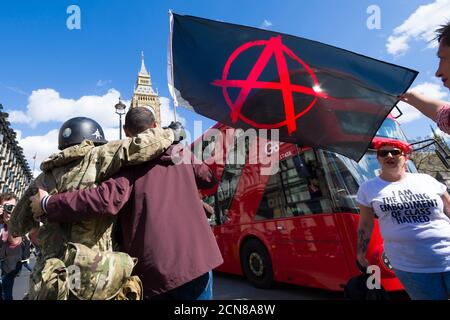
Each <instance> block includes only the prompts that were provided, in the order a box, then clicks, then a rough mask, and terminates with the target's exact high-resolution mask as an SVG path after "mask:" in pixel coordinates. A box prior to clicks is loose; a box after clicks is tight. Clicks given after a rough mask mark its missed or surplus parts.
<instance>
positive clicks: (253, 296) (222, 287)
mask: <svg viewBox="0 0 450 320" xmlns="http://www.w3.org/2000/svg"><path fill="white" fill-rule="evenodd" d="M33 264H34V258H32V259H31V261H30V266H33ZM29 276H30V273H29V271H28V270H26V269H25V268H23V269H22V272H21V273H20V275H19V277H17V278H16V281H15V284H14V291H13V297H14V299H15V300H21V299H22V298H23V297H24V295H25V294H26V292H27V290H28V279H29ZM213 286H214V299H215V300H342V299H343V294H342V292H330V291H326V290H319V289H312V288H305V287H300V286H295V285H290V284H284V283H275V285H274V287H273V288H272V289H258V288H255V287H254V286H252V285H251V284H250V283H249V282H248V281H247V280H246V279H245V278H244V277H242V276H236V275H230V274H225V273H218V272H215V273H214V283H213ZM391 298H392V299H393V300H405V299H407V298H406V297H405V294H404V293H400V294H395V295H393V296H391Z"/></svg>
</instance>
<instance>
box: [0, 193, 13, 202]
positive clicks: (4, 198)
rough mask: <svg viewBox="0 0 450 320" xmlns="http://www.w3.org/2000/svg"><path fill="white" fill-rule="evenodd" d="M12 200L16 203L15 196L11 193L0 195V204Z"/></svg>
mask: <svg viewBox="0 0 450 320" xmlns="http://www.w3.org/2000/svg"><path fill="white" fill-rule="evenodd" d="M13 199H14V200H16V201H17V196H16V195H15V194H14V193H12V192H5V193H1V194H0V203H3V202H4V201H8V200H13Z"/></svg>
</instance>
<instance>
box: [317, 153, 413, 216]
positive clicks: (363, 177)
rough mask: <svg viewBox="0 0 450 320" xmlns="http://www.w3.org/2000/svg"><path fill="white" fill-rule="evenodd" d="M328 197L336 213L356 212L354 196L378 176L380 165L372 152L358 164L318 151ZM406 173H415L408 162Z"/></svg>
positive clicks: (333, 154)
mask: <svg viewBox="0 0 450 320" xmlns="http://www.w3.org/2000/svg"><path fill="white" fill-rule="evenodd" d="M320 155H321V158H322V161H323V163H324V171H325V177H326V179H327V182H328V185H329V186H330V195H331V198H332V200H333V202H334V205H335V206H336V208H337V210H338V212H343V211H345V212H347V211H350V212H357V211H358V203H357V202H356V194H357V193H358V188H359V186H360V185H361V184H362V183H364V182H365V181H367V180H370V179H372V178H375V177H376V176H378V175H379V174H380V164H379V163H378V160H377V156H376V153H375V151H374V150H368V151H367V153H366V154H365V155H364V156H363V157H362V158H361V160H360V161H359V162H356V161H353V160H351V159H349V158H347V157H344V156H342V155H340V154H336V153H332V152H328V151H320ZM407 166H408V171H409V172H417V169H416V167H415V166H414V164H413V163H412V162H411V160H408V164H407Z"/></svg>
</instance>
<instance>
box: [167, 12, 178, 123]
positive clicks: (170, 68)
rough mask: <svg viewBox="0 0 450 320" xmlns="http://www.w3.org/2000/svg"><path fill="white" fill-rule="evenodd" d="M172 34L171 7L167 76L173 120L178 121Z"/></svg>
mask: <svg viewBox="0 0 450 320" xmlns="http://www.w3.org/2000/svg"><path fill="white" fill-rule="evenodd" d="M172 34H173V14H172V9H169V46H168V48H167V62H168V63H167V78H168V80H169V81H168V82H169V91H170V95H171V96H172V103H173V120H174V121H175V122H177V107H176V103H175V89H174V86H175V85H174V80H173V57H172Z"/></svg>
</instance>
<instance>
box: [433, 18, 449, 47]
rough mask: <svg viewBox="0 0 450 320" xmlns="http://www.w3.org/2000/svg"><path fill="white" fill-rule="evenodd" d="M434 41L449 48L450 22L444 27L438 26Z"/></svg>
mask: <svg viewBox="0 0 450 320" xmlns="http://www.w3.org/2000/svg"><path fill="white" fill-rule="evenodd" d="M436 39H437V40H438V42H442V43H443V44H445V45H446V46H450V21H449V22H447V24H446V25H442V26H440V28H439V29H436Z"/></svg>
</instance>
